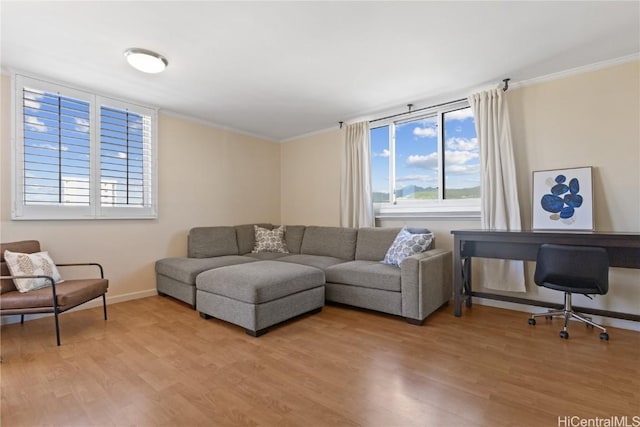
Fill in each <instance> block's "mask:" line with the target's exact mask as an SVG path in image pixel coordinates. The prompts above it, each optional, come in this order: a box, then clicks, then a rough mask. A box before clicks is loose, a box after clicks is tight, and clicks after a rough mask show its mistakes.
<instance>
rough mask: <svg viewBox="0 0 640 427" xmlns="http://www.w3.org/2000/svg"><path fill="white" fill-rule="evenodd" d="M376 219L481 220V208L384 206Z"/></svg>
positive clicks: (378, 210)
mask: <svg viewBox="0 0 640 427" xmlns="http://www.w3.org/2000/svg"><path fill="white" fill-rule="evenodd" d="M375 217H376V219H422V218H439V219H450V220H468V219H471V220H479V219H480V208H479V207H471V206H458V207H455V206H447V207H444V206H438V207H423V206H421V207H418V206H416V207H395V206H394V207H384V208H379V209H376V210H375Z"/></svg>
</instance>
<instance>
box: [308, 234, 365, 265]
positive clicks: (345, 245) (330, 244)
mask: <svg viewBox="0 0 640 427" xmlns="http://www.w3.org/2000/svg"><path fill="white" fill-rule="evenodd" d="M357 235H358V230H356V229H355V228H343V227H320V226H309V227H307V228H306V229H305V231H304V237H303V238H302V246H301V247H300V253H301V254H307V255H321V256H328V257H334V258H340V259H343V260H353V258H354V256H355V253H356V239H357Z"/></svg>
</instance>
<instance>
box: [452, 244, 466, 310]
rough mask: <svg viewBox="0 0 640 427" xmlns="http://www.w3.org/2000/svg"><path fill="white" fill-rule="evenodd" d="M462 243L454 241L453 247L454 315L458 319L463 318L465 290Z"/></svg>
mask: <svg viewBox="0 0 640 427" xmlns="http://www.w3.org/2000/svg"><path fill="white" fill-rule="evenodd" d="M461 252H462V242H460V241H459V240H458V239H454V247H453V314H454V315H455V316H456V317H460V316H462V289H463V286H464V285H463V283H462V282H463V264H462V257H461Z"/></svg>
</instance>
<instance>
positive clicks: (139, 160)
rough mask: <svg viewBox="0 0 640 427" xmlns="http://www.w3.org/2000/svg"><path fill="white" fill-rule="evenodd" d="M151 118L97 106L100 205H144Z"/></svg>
mask: <svg viewBox="0 0 640 427" xmlns="http://www.w3.org/2000/svg"><path fill="white" fill-rule="evenodd" d="M150 143H151V135H150V117H146V116H143V115H142V114H139V113H136V112H130V111H127V110H122V109H118V108H113V107H108V106H101V108H100V201H101V204H102V206H141V207H142V206H145V205H146V204H148V202H149V201H148V200H147V199H148V197H149V179H148V177H146V176H145V173H144V172H145V170H146V169H147V168H148V165H149V161H150V157H149V153H150V150H151V147H150Z"/></svg>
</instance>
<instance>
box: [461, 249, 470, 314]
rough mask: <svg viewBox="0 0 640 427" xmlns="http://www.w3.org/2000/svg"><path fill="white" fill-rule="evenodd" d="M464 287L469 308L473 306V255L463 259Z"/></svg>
mask: <svg viewBox="0 0 640 427" xmlns="http://www.w3.org/2000/svg"><path fill="white" fill-rule="evenodd" d="M462 289H463V292H464V295H465V298H466V305H467V308H469V307H471V257H466V258H464V259H463V260H462Z"/></svg>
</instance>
